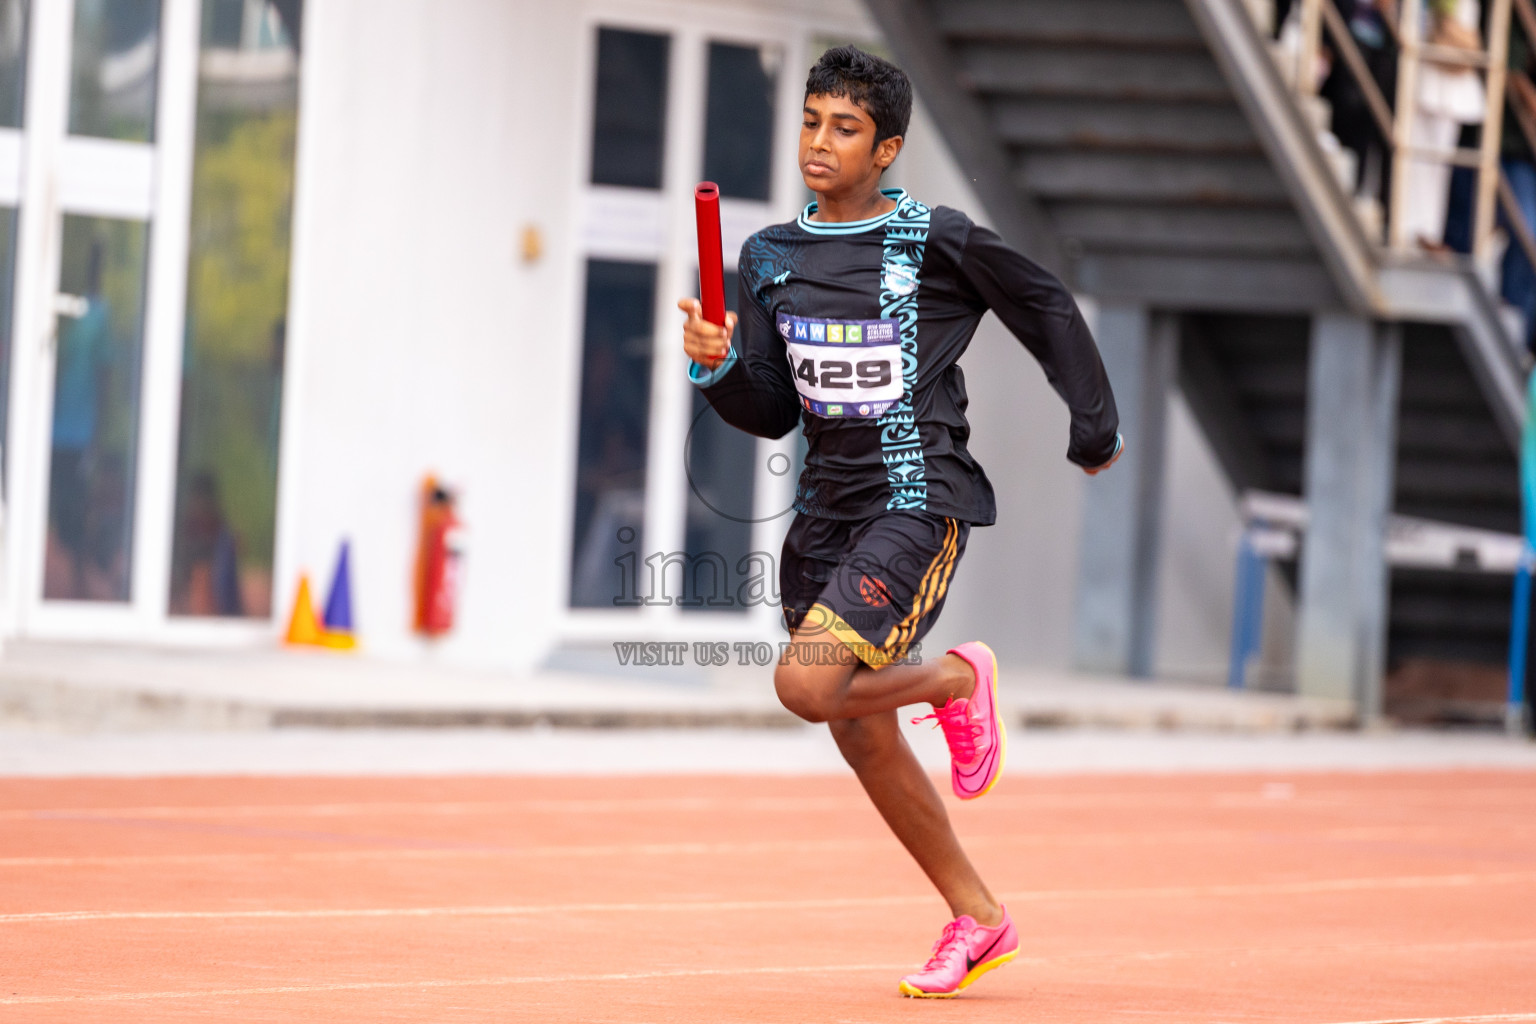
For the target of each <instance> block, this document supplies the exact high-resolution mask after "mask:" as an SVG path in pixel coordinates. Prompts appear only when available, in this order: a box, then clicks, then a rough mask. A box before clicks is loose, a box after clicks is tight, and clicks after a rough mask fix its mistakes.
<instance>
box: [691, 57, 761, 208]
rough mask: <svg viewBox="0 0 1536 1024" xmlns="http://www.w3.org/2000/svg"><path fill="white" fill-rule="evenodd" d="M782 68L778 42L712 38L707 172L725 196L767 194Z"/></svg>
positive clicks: (706, 123) (706, 117) (706, 122)
mask: <svg viewBox="0 0 1536 1024" xmlns="http://www.w3.org/2000/svg"><path fill="white" fill-rule="evenodd" d="M777 69H778V50H777V49H776V48H774V47H769V46H732V45H730V44H728V43H710V44H709V93H708V98H707V100H706V103H705V112H704V178H705V180H706V181H713V182H715V183H716V184H718V185H719V186H720V194H721V195H722V196H730V197H732V198H736V199H758V200H763V201H766V200H767V199H768V182H769V174H770V171H771V169H772V166H773V96H774V87H775V85H774V83H775V79H776V78H777V77H778V73H777Z"/></svg>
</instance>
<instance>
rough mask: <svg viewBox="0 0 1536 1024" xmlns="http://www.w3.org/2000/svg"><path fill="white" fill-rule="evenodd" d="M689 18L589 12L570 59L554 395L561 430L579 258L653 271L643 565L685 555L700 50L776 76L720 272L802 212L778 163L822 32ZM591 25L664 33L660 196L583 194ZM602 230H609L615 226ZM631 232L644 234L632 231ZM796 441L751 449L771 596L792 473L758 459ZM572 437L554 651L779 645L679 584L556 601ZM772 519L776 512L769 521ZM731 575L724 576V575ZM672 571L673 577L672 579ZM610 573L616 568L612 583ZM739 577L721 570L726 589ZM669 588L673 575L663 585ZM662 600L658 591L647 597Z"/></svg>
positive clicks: (758, 612)
mask: <svg viewBox="0 0 1536 1024" xmlns="http://www.w3.org/2000/svg"><path fill="white" fill-rule="evenodd" d="M697 22H698V17H697V10H696V9H693V8H690V7H684V6H683V5H680V4H671V3H655V4H644V5H640V4H625V5H623V6H619V5H616V4H612V3H607V4H602V5H594V6H593V7H592V8H590V9H589V10H588V12H587V17H586V20H585V22H584V24H583V40H582V52H581V57H580V59H579V60H578V61H577V65H578V66H577V73H578V74H579V75H580V78H579V83H580V85H579V88H578V89H576V90H574V92H575V96H574V97H573V100H574V102H575V103H576V104H577V109H576V115H575V116H576V123H577V124H578V125H579V126H580V130H579V131H578V132H577V133H576V144H577V145H578V146H580V147H581V149H580V152H578V153H577V154H574V155H573V159H572V161H571V164H572V166H574V167H580V168H582V174H581V176H580V178H579V179H577V182H576V184H575V187H574V189H573V192H574V194H573V196H572V209H573V210H574V211H575V224H576V225H577V238H578V244H577V245H576V246H575V247H574V248H575V251H574V252H573V254H572V259H573V261H574V266H573V268H572V271H573V278H574V286H573V288H572V290H571V295H570V300H569V302H570V305H569V307H568V308H569V311H570V312H569V318H568V322H569V323H571V324H572V325H573V326H572V337H573V338H575V339H577V342H573V344H572V345H571V348H572V350H573V354H572V357H571V358H570V361H569V362H568V364H567V365H568V366H569V368H570V379H569V383H568V387H567V390H566V400H567V408H568V414H567V422H568V423H569V424H570V425H571V428H570V433H572V434H574V429H575V426H576V424H578V423H579V421H580V372H581V367H580V348H581V346H580V344H579V339H580V338H581V337H582V331H583V329H584V324H583V323H582V314H583V306H584V302H585V297H586V272H585V267H586V261H587V260H588V259H594V258H607V259H629V260H643V261H648V262H654V263H655V264H656V266H657V287H658V294H657V301H656V304H655V306H656V319H655V323H654V326H653V331H654V336H655V338H656V339H657V341H656V345H655V349H654V353H655V355H654V358H653V361H652V367H651V374H652V376H651V410H650V426H649V440H648V456H647V469H646V474H647V482H646V497H645V527H644V530H643V531H642V536H641V538H640V544H639V547H640V551H641V556H642V558H643V557H644V556H645V555H647V554H663V555H664V554H667V553H671V552H678V551H682V550H684V547H685V539H686V538H685V534H686V529H687V487H688V483H687V475H686V470H685V466H684V445H685V442H686V438H687V432H688V428H689V424H690V419H691V406H692V402H691V395H690V393H689V390H690V389H691V388H692V387H693V385H692V384H691V383H689V381H688V378H687V362H688V361H687V357H686V356H685V355H684V354H683V351H682V345H681V342H680V340H679V339H680V334H679V328H680V319H679V314H678V312H677V310H676V309H675V307H674V303H675V301H676V298H677V297H678V296H683V295H695V294H697V291H698V280H697V267H696V263H697V260H698V255H697V248H696V243H695V226H694V209H693V186H694V185H695V184H696V183H697V181H698V180H699V175H701V174H702V173H703V165H704V139H703V133H704V127H705V111H706V102H707V97H706V95H705V89H706V85H707V75H708V47H709V44H710V43H712V42H714V43H729V44H732V45H737V46H752V47H759V46H773V47H776V48H778V49H779V52H780V54H781V61H782V63H781V69H782V70H781V71H780V74H779V76H778V82H777V84H776V93H775V106H776V110H777V114H776V122H777V123H776V124H775V126H774V135H773V139H772V142H771V147H770V148H771V152H772V153H773V154H775V156H774V158H773V159H774V167H773V168H772V170H771V172H770V179H769V180H770V187H769V196H770V198H769V200H768V201H767V202H758V201H751V200H742V199H722V200H721V229H722V231H721V233H722V240H723V243H724V262H725V267H726V269H727V270H734V269H736V263H737V255H738V253H739V250H740V247H741V243H742V241H744V240H745V238H746V236H747V235H748V234H750V233H752V232H753V231H756V230H757V229H759V228H761V227H763V226H765V225H767V224H773V223H780V222H783V221H787V220H792V219H793V218H794V217H795V216H796V215H797V214H798V213H799V211H800V208H801V206H802V205H803V198H802V197H803V195H804V191H805V189H804V185H803V183H802V182H801V180H800V175H799V173H798V171H797V170H796V168H795V165H794V161H793V160H792V159H791V158H790V156H789V154H793V153H794V152H795V151H796V148H797V145H798V134H799V132H798V122H797V121H795V120H794V119H793V117H791V116H790V113H791V112H792V111H794V110H797V109H799V106H800V102H801V99H802V95H801V94H802V90H803V88H804V83H803V81H802V80H801V79H800V76H799V75H798V74H797V73H796V72H795V70H794V69H797V68H801V67H807V66H809V65H808V60H809V59H810V49H811V47H812V45H813V40H814V39H816V38H819V37H823V36H825V35H826V34H827V32H828V26H827V24H826V19H825V17H824V16H822V17H818V18H816V19H815V20H814V21H813V19H812V18H811V17H810V16H808V15H804V14H798V13H796V12H785V13H782V14H776V15H763V14H760V13H754V12H750V11H729V10H720V11H712V12H711V17H710V24H709V27H708V28H707V29H704V28H700V27H698V25H697ZM599 28H616V29H628V30H633V31H638V32H664V33H667V34H668V35H670V36H671V45H670V48H669V68H668V82H667V112H666V117H667V121H666V124H665V126H664V139H665V142H664V157H663V168H662V187H661V189H660V190H646V189H628V188H620V187H616V186H605V185H591V184H590V183H589V182H590V177H591V175H590V169H591V163H590V161H591V138H592V130H593V118H594V109H593V108H594V101H595V81H596V72H597V66H596V64H597V38H598V36H597V33H598V29H599ZM843 28H845V30H846V32H847V33H848V34H849V35H864V34H866V31H867V29H866V26H864V25H861V24H850V25H848V26H846V27H843ZM613 225H622V226H623V230H615V229H614V228H613ZM642 226H643V230H641V228H642ZM797 440H798V431H793V432H791V433H790V434H789V435H787V436H786V437H784V438H781V439H779V440H777V441H768V440H762V439H759V440H758V441H757V447H756V473H755V477H754V497H753V504H754V516H755V517H756V518H757V519H758V521H757V522H756V523H754V524H753V528H752V539H751V544H750V550H751V551H753V552H762V553H766V554H767V555H768V556H769V558H770V559H771V561H770V563H769V565H770V569H771V572H772V574H773V589H774V590H775V591H777V589H778V579H777V570H778V562H779V553H780V547H781V545H782V543H783V538H784V534H785V532H786V531H787V530H788V528H789V524H790V521H791V520H792V518H793V513H790V512H787V511H783V510H787V509H788V508H789V504H790V502H791V501H792V499H793V495H794V478H793V475H792V474H786V475H784V476H775V475H773V474H772V473H771V472H770V471H769V470H768V468H767V466H768V460H769V458H770V456H772V455H774V454H783V455H784V456H785V457H786V458H788V459H789V460H790V463H791V464H792V465H794V464H797V463H798V458H797V453H796V443H797ZM576 459H577V452H576V448H575V441H574V438H572V439H571V440H570V441H569V445H568V453H567V460H566V466H567V472H568V474H569V475H568V477H567V479H566V480H565V481H563V486H562V506H561V510H562V522H561V531H562V538H561V539H562V544H563V546H562V549H561V559H560V562H559V564H560V566H561V571H562V574H563V575H562V578H561V580H560V585H559V586H557V587H554V588H552V596H553V599H554V600H556V601H557V602H558V612H557V620H558V626H557V630H556V632H557V637H556V640H557V642H560V643H576V644H579V643H584V642H585V643H590V642H594V641H598V640H658V641H664V642H665V641H678V640H687V641H692V640H699V641H711V640H713V641H719V640H738V639H739V640H752V641H764V640H766V641H769V642H772V641H776V640H782V639H784V634H783V629H782V626H781V618H780V610H779V607H778V605H777V604H773V605H757V606H754V607H751V608H749V609H747V611H746V614H743V613H742V612H741V610H740V607H739V606H737V607H734V608H727V609H722V610H719V611H710V610H708V609H684V608H682V607H679V606H678V605H677V604H676V603H675V598H676V596H677V594H678V591H679V590H680V587H678V586H675V585H672V586H669V587H668V588H667V589H666V596H667V597H669V598H672V599H674V603H669V604H660V603H647V604H645V605H643V606H642V607H640V608H615V609H613V610H607V609H592V608H573V607H571V606H570V603H569V593H570V580H569V578H568V574H569V569H568V567H569V565H570V552H571V545H572V543H573V539H574V538H573V537H572V533H573V529H574V515H575V482H574V476H575V472H576V467H577V462H576ZM781 512H782V514H777V515H776V513H781ZM732 568H733V569H734V567H732ZM674 571H675V570H674ZM617 573H618V567H615V574H616V578H617ZM741 578H742V577H741V576H739V575H737V574H734V573H733V577H732V579H733V582H735V583H739V582H740V581H741ZM669 579H674V583H675V577H670V576H669ZM639 589H640V593H641V594H642V596H645V595H646V592H647V573H646V570H645V566H644V563H643V562H642V563H641V565H640V582H639ZM652 596H655V597H661V596H662V595H660V594H658V595H652Z"/></svg>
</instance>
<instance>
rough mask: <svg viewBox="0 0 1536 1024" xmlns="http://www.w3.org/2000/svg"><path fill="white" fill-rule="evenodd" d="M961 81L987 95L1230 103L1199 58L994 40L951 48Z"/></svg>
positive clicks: (1211, 65) (1210, 64) (1212, 68)
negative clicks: (953, 49) (1005, 42)
mask: <svg viewBox="0 0 1536 1024" xmlns="http://www.w3.org/2000/svg"><path fill="white" fill-rule="evenodd" d="M955 59H956V63H957V66H958V68H959V71H960V74H961V76H962V81H963V82H964V83H965V84H966V85H967V86H968V87H969V88H970V89H972V90H973V91H976V92H981V93H986V94H992V95H998V94H1002V95H1006V94H1027V95H1034V96H1041V97H1045V96H1058V97H1084V98H1102V99H1149V100H1167V101H1180V100H1182V101H1208V102H1220V103H1230V102H1231V99H1232V94H1231V90H1230V89H1229V88H1228V87H1227V83H1226V80H1225V79H1223V78H1222V76H1221V69H1220V68H1218V67H1217V66H1216V62H1215V61H1213V60H1211V59H1210V57H1209V56H1207V55H1204V54H1193V53H1173V52H1149V53H1136V54H1130V55H1128V54H1127V53H1126V52H1125V51H1123V50H1112V49H1104V48H1103V47H1090V46H1067V45H1051V46H1044V45H1027V44H1014V45H1009V44H1004V43H996V42H982V43H969V44H963V45H960V46H958V47H956V52H955Z"/></svg>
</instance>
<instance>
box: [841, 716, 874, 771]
mask: <svg viewBox="0 0 1536 1024" xmlns="http://www.w3.org/2000/svg"><path fill="white" fill-rule="evenodd" d="M828 724H829V727H830V728H831V730H832V739H833V740H834V741H835V742H836V743H837V749H838V751H839V752H840V753H841V754H842V755H843V760H844V761H846V762H848V767H850V768H852V769H853V770H854V771H858V770H859V769H860V768H861V767H863V766H865V765H867V764H871V763H873V762H875V761H878V760H879V759H880V758H881V757H883V756H884V755H885V752H886V750H887V748H888V746H889V743H888V737H887V736H886V735H885V734H884V733H882V732H880V731H879V730H876V729H872V728H870V727H869V724H868V723H867V722H865V721H863V720H862V719H858V718H849V719H844V720H842V721H838V722H830V723H828Z"/></svg>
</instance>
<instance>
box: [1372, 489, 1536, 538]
mask: <svg viewBox="0 0 1536 1024" xmlns="http://www.w3.org/2000/svg"><path fill="white" fill-rule="evenodd" d="M1395 508H1396V511H1397V512H1398V513H1399V514H1401V515H1405V516H1417V517H1419V518H1420V519H1432V520H1434V521H1435V522H1440V523H1456V524H1459V525H1461V526H1472V527H1476V528H1477V529H1480V530H1498V531H1500V532H1501V533H1517V532H1519V530H1520V510H1519V507H1518V505H1512V504H1511V503H1510V502H1509V501H1507V500H1498V501H1494V500H1482V501H1474V500H1471V499H1467V498H1461V499H1459V500H1458V499H1456V498H1439V499H1431V498H1428V497H1416V496H1414V495H1403V496H1399V498H1398V499H1397V502H1396V505H1395Z"/></svg>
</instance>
